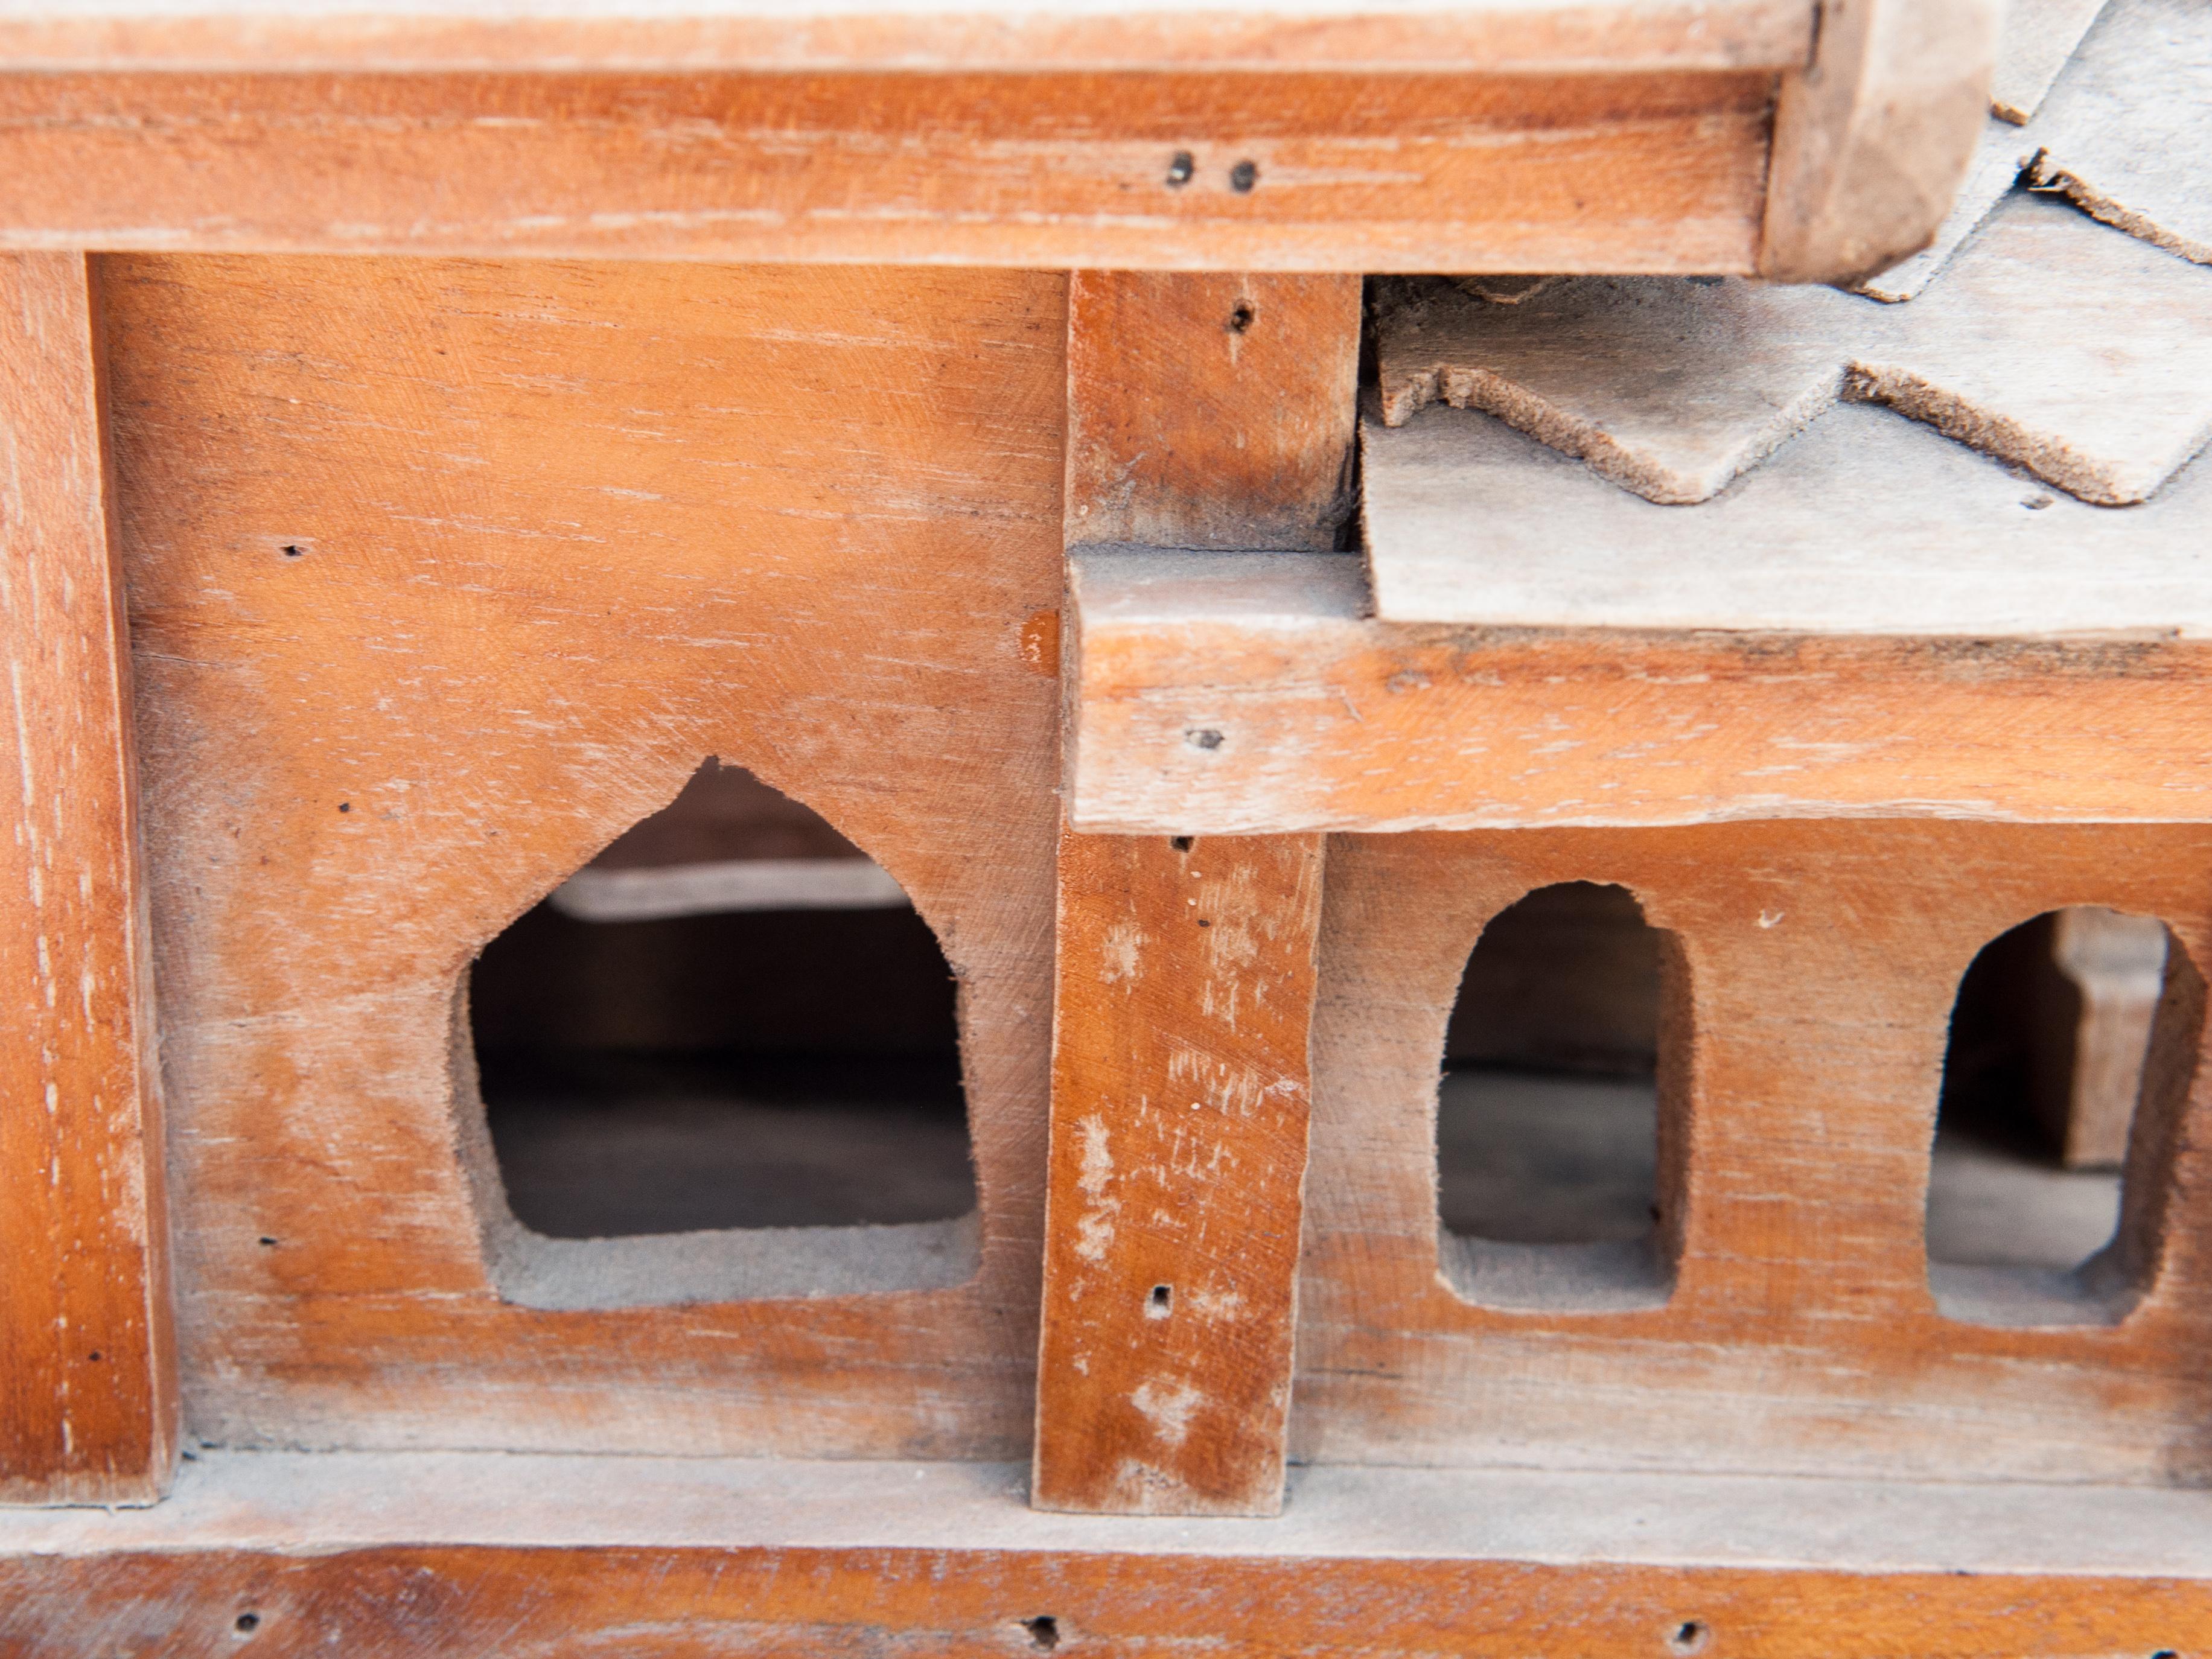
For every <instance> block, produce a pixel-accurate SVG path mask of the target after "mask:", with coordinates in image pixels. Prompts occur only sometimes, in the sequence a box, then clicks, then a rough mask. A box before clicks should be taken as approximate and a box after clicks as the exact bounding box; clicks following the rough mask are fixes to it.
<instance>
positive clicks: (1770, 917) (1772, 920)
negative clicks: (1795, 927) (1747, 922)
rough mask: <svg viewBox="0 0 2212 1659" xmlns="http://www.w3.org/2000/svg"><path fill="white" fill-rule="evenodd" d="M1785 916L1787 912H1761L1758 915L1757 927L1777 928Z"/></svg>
mask: <svg viewBox="0 0 2212 1659" xmlns="http://www.w3.org/2000/svg"><path fill="white" fill-rule="evenodd" d="M1786 914H1787V912H1784V911H1781V910H1761V911H1760V912H1759V926H1760V927H1779V926H1781V923H1782V918H1783V916H1784V915H1786Z"/></svg>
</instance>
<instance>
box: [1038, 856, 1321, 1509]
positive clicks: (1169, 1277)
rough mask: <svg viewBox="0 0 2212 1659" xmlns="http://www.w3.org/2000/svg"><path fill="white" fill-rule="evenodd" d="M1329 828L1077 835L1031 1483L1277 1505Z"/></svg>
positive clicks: (1148, 1503) (1052, 1490)
mask: <svg viewBox="0 0 2212 1659" xmlns="http://www.w3.org/2000/svg"><path fill="white" fill-rule="evenodd" d="M1321 892H1322V838H1321V837H1320V836H1271V837H1267V838H1266V839H1262V840H1249V841H1240V840H1234V839H1230V840H1221V841H1213V840H1207V841H1199V842H1190V841H1184V840H1179V839H1178V840H1175V841H1170V839H1169V838H1168V837H1166V836H1142V837H1139V836H1078V835H1073V834H1071V835H1068V836H1065V837H1064V838H1063V839H1062V841H1061V843H1060V927H1059V935H1060V947H1059V969H1058V991H1057V997H1056V1000H1055V1003H1054V1012H1053V1027H1054V1043H1053V1095H1052V1156H1051V1165H1050V1173H1049V1176H1048V1183H1047V1188H1048V1202H1047V1209H1046V1218H1047V1225H1046V1232H1045V1257H1044V1317H1043V1326H1044V1328H1043V1334H1042V1340H1041V1346H1040V1351H1039V1358H1038V1395H1037V1442H1036V1465H1035V1468H1034V1471H1033V1473H1032V1475H1031V1486H1030V1492H1031V1496H1032V1498H1033V1500H1034V1501H1035V1502H1036V1504H1038V1505H1039V1506H1040V1507H1041V1508H1045V1509H1061V1510H1103V1511H1108V1512H1112V1513H1118V1514H1165V1515H1268V1514H1273V1512H1274V1511H1275V1510H1279V1509H1280V1508H1281V1506H1282V1501H1283V1460H1284V1446H1285V1440H1284V1418H1285V1413H1286V1412H1287V1410H1288V1409H1289V1406H1290V1395H1291V1335H1292V1331H1293V1329H1294V1328H1295V1326H1296V1322H1297V1274H1298V1247H1299V1225H1298V1218H1299V1200H1300V1195H1301V1193H1302V1191H1303V1188H1304V1180H1305V1167H1306V1119H1307V1109H1308V1095H1309V1091H1308V1087H1307V1073H1306V1042H1307V1032H1308V1029H1309V1025H1310V1021H1311V1019H1312V1015H1313V998H1314V938H1315V931H1316V927H1317V926H1318V924H1319V921H1320V911H1321Z"/></svg>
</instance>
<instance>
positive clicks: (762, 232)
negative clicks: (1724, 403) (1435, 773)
mask: <svg viewBox="0 0 2212 1659" xmlns="http://www.w3.org/2000/svg"><path fill="white" fill-rule="evenodd" d="M1773 82H1774V77H1773V75H1772V74H1771V72H1770V71H1767V70H1747V71H1741V72H1734V73H1727V74H1650V75H1606V76H1582V77H1568V76H1510V75H1492V76H1469V75H1437V74H1407V75H1394V76H1383V77H1380V78H1377V77H1374V76H1357V75H1345V74H1334V73H1329V72H1326V71H1321V70H1301V71H1298V72H1297V73H1286V74H1278V75H1267V74H1245V73H1216V74H1201V73H1177V74H1162V75H1135V74H1111V73H1102V74H1074V73H1052V72H1040V73H1036V74H1030V75H1012V76H991V75H976V74H961V73H945V74H933V75H888V76H866V75H842V76H840V75H829V74H813V75H805V74H788V75H750V76H744V75H695V76H659V77H654V76H637V75H620V74H607V75H592V76H552V75H536V76H531V75H512V76H500V75H488V76H487V75H480V76H465V75H453V76H437V75H421V76H392V75H351V76H332V75H294V76H278V75H267V76H204V75H190V74H173V75H170V74H148V75H138V76H131V75H113V76H108V75H82V74H79V75H14V76H4V77H0V170H4V172H5V174H6V176H7V177H8V179H9V191H8V193H7V197H6V201H5V203H4V204H0V246H12V247H61V248H79V247H90V248H97V249H106V250H131V249H138V250H145V251H153V252H162V251H185V250H202V251H233V252H318V251H320V252H345V253H373V252H387V253H419V254H483V255H499V254H534V255H573V256H577V257H586V258H589V257H617V256H618V257H651V258H694V259H710V260H775V261H786V260H799V261H828V262H894V263H908V264H957V265H978V264H985V265H1007V266H1019V267H1029V268H1035V269H1043V270H1071V269H1091V270H1126V269H1140V268H1141V269H1194V268H1212V269H1216V270H1338V271H1352V272H1358V271H1364V270H1451V271H1461V270H1591V269H1598V270H1690V271H1699V270H1732V271H1745V270H1749V269H1750V268H1751V266H1752V264H1753V258H1754V256H1755V253H1756V250H1757V240H1758V234H1759V216H1760V212H1761V204H1762V201H1763V194H1764V180H1765V157H1766V148H1767V125H1768V118H1769V110H1770V105H1771V99H1772V94H1773ZM1178 154H1188V155H1189V156H1190V157H1191V158H1192V164H1191V173H1190V177H1189V179H1188V182H1187V183H1183V184H1181V185H1177V184H1175V183H1171V182H1170V175H1171V173H1174V172H1175V166H1174V163H1175V158H1176V155H1178ZM1243 163H1249V165H1250V167H1251V168H1252V169H1253V171H1252V173H1250V174H1249V178H1250V180H1251V183H1250V187H1249V189H1241V190H1240V189H1239V188H1238V187H1237V183H1236V179H1237V178H1238V177H1240V176H1243V175H1239V174H1238V173H1237V167H1239V165H1240V164H1243Z"/></svg>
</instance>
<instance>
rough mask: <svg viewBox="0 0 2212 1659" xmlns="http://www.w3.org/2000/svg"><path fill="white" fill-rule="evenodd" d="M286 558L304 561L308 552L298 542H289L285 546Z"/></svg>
mask: <svg viewBox="0 0 2212 1659" xmlns="http://www.w3.org/2000/svg"><path fill="white" fill-rule="evenodd" d="M284 556H285V557H286V558H288V559H304V558H306V557H307V549H306V548H304V547H301V545H300V544H298V543H296V542H287V543H285V544H284Z"/></svg>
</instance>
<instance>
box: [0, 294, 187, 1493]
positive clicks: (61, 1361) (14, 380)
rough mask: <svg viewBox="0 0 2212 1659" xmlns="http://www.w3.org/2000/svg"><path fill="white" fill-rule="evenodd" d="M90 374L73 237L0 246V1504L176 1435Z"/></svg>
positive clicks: (70, 1482)
mask: <svg viewBox="0 0 2212 1659" xmlns="http://www.w3.org/2000/svg"><path fill="white" fill-rule="evenodd" d="M101 396H102V390H101V386H100V373H99V365H98V357H97V351H96V343H95V339H94V325H93V317H92V307H91V295H90V292H89V289H88V285H87V279H86V270H85V261H84V258H83V257H82V255H80V254H66V253H57V254H33V255H28V256H21V255H19V256H15V257H12V258H0V647H4V649H5V652H6V656H7V684H6V687H5V690H4V693H0V695H4V696H5V697H6V699H7V702H8V712H7V717H6V721H5V731H6V733H7V736H6V739H5V741H6V744H7V748H8V751H9V757H10V763H9V765H8V767H7V772H8V774H9V787H8V790H7V795H8V799H9V801H10V802H11V803H12V810H11V812H10V817H11V818H12V820H13V823H12V828H11V833H9V835H8V836H5V837H4V838H0V895H4V902H0V998H4V999H5V1000H4V1004H0V1008H4V1012H0V1502H11V1503H12V1502H33V1503H35V1502H41V1501H44V1502H68V1503H90V1504H129V1503H142V1502H145V1501H147V1500H149V1499H151V1498H155V1497H158V1496H159V1495H160V1493H161V1490H162V1488H163V1486H165V1485H166V1484H167V1479H168V1474H169V1470H170V1468H171V1464H172V1462H173V1458H174V1455H175V1449H176V1434H177V1422H176V1419H177V1395H176V1371H175V1354H174V1350H173V1332H172V1328H171V1326H172V1322H171V1315H170V1305H169V1283H168V1239H167V1217H166V1214H165V1209H164V1202H163V1191H162V1188H163V1166H162V1160H161V1088H160V1082H159V1076H158V1073H157V1071H156V1068H155V1063H154V1048H153V1030H152V1022H153V1007H152V999H151V995H150V991H151V984H150V975H149V968H150V957H149V953H148V949H147V939H146V913H145V890H144V887H143V884H142V881H141V879H140V872H139V857H138V829H137V800H136V781H135V779H134V777H133V763H132V755H131V726H130V714H129V709H130V699H131V694H130V672H129V662H128V659H127V657H126V655H125V647H124V641H123V638H122V606H121V602H120V594H119V592H118V581H117V572H116V568H115V562H114V557H113V553H112V545H111V540H110V526H109V511H108V506H109V503H108V499H107V494H106V485H105V478H104V473H105V471H106V441H105V435H104V432H103V426H104V421H103V416H102V410H101Z"/></svg>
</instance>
